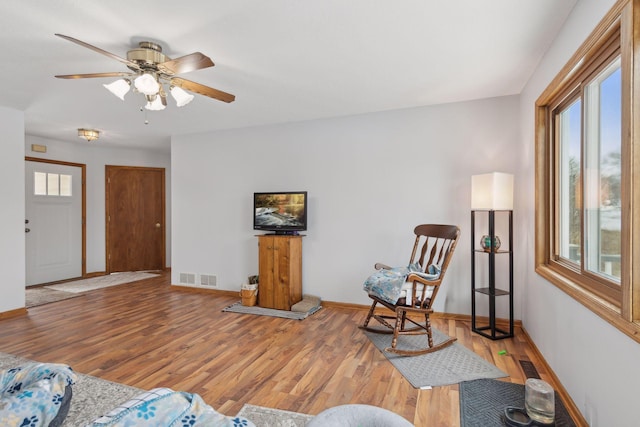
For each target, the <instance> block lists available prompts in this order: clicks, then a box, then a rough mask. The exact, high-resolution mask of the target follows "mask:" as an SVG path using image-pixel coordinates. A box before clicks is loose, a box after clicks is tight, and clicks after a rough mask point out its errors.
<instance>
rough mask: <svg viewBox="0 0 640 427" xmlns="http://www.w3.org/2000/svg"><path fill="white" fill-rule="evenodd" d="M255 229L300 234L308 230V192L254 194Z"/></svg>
mask: <svg viewBox="0 0 640 427" xmlns="http://www.w3.org/2000/svg"><path fill="white" fill-rule="evenodd" d="M253 229H254V230H262V231H272V232H275V233H276V234H298V232H299V231H304V230H306V229H307V192H306V191H281V192H270V193H253Z"/></svg>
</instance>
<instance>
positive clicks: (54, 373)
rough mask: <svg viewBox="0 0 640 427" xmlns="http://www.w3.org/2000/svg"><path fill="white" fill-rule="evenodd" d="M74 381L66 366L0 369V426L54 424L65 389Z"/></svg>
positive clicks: (34, 426)
mask: <svg viewBox="0 0 640 427" xmlns="http://www.w3.org/2000/svg"><path fill="white" fill-rule="evenodd" d="M75 381H76V374H75V373H74V372H73V370H72V369H71V368H70V367H69V366H67V365H59V364H52V363H27V364H24V365H21V366H18V367H16V368H11V369H7V370H3V371H0V425H1V426H29V427H40V426H44V427H46V426H49V425H51V424H52V423H54V425H55V423H58V422H59V421H60V417H59V416H58V414H59V413H60V408H61V407H62V406H63V401H64V398H65V392H67V391H68V392H69V393H70V390H68V387H71V385H72V384H74V383H75ZM61 415H62V414H61Z"/></svg>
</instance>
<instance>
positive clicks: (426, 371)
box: [364, 328, 508, 389]
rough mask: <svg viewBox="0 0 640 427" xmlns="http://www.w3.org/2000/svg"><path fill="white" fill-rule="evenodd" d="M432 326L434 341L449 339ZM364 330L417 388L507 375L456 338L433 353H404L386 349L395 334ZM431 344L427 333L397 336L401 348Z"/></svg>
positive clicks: (436, 342) (416, 347)
mask: <svg viewBox="0 0 640 427" xmlns="http://www.w3.org/2000/svg"><path fill="white" fill-rule="evenodd" d="M431 330H432V333H433V342H434V344H438V343H440V342H443V341H445V340H446V339H448V337H447V335H445V334H443V333H442V332H440V331H438V330H437V329H435V328H431ZM364 333H365V335H366V336H367V337H368V338H369V339H370V340H371V342H372V343H373V344H374V345H375V346H376V347H377V348H378V350H380V351H381V352H382V354H384V355H385V357H386V358H387V359H389V361H390V362H391V363H392V364H393V366H395V367H396V369H397V370H398V371H400V373H401V374H402V375H403V376H404V377H405V378H406V379H407V381H409V382H410V383H411V385H412V386H414V387H415V388H422V389H428V388H431V387H436V386H443V385H450V384H457V383H460V382H462V381H469V380H475V379H479V378H500V377H506V376H508V375H507V374H505V373H504V372H502V371H501V370H500V369H498V368H497V367H496V366H494V365H492V364H491V363H489V362H487V361H486V360H484V359H483V358H482V357H480V356H478V355H477V354H475V353H474V352H473V351H471V350H469V349H468V348H466V347H465V346H463V345H462V344H460V343H457V342H456V343H453V344H452V345H450V346H448V347H444V348H442V349H440V350H437V351H434V352H433V353H427V354H422V355H420V356H401V355H399V354H395V353H389V352H387V351H384V349H385V348H387V347H390V346H391V339H392V338H393V334H376V333H374V332H368V331H364ZM428 346H429V343H428V339H427V336H426V335H401V336H399V337H398V347H400V348H408V349H418V348H425V347H428Z"/></svg>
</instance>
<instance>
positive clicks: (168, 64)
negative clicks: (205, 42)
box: [56, 34, 235, 132]
mask: <svg viewBox="0 0 640 427" xmlns="http://www.w3.org/2000/svg"><path fill="white" fill-rule="evenodd" d="M56 36H58V37H60V38H63V39H65V40H68V41H70V42H73V43H76V44H78V45H80V46H83V47H86V48H88V49H91V50H93V51H95V52H98V53H100V54H102V55H105V56H108V57H109V58H111V59H115V60H116V61H119V62H121V63H123V64H124V65H126V66H127V68H129V70H131V71H130V72H108V73H91V74H66V75H57V76H56V77H57V78H60V79H84V78H101V77H121V78H120V79H118V80H116V81H114V82H112V83H109V84H103V86H104V87H105V88H106V89H107V90H109V91H110V92H111V93H113V94H114V95H115V96H117V97H118V98H120V99H121V100H123V101H124V96H125V95H126V94H127V93H128V92H129V90H130V89H131V85H132V84H131V83H132V80H133V91H134V92H137V93H141V94H143V95H144V96H145V98H146V101H147V102H146V104H145V108H146V109H147V110H152V111H157V110H164V109H165V107H166V105H167V101H166V93H165V90H164V88H163V85H167V86H169V92H170V93H171V96H172V97H173V99H174V100H175V101H176V105H177V106H178V107H182V106H184V105H187V104H188V103H189V102H191V101H192V100H193V99H194V95H192V94H191V93H189V92H194V93H197V94H199V95H204V96H207V97H209V98H213V99H217V100H219V101H223V102H227V103H229V102H233V101H234V100H235V96H234V95H232V94H230V93H226V92H223V91H221V90H218V89H214V88H211V87H208V86H205V85H202V84H200V83H196V82H193V81H190V80H185V79H183V78H181V77H176V76H175V75H176V74H180V73H187V72H190V71H195V70H200V69H203V68H209V67H213V66H214V63H213V61H211V58H209V57H208V56H206V55H204V54H202V53H200V52H195V53H191V54H189V55H185V56H181V57H180V58H176V59H171V58H169V57H168V56H166V55H165V54H163V53H162V46H160V45H158V44H156V43H152V42H146V41H143V42H140V43H139V44H138V46H139V47H138V48H137V49H132V50H130V51H128V52H127V58H126V59H125V58H122V57H119V56H117V55H114V54H113V53H110V52H107V51H105V50H103V49H100V48H98V47H95V46H92V45H90V44H88V43H85V42H83V41H81V40H78V39H74V38H73V37H69V36H65V35H62V34H56ZM187 91H189V92H187ZM78 132H80V130H78Z"/></svg>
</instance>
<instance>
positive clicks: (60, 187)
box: [33, 172, 72, 197]
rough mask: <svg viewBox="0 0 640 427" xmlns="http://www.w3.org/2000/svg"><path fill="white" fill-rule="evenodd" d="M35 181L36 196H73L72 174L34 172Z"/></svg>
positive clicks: (34, 191)
mask: <svg viewBox="0 0 640 427" xmlns="http://www.w3.org/2000/svg"><path fill="white" fill-rule="evenodd" d="M33 183H34V188H33V194H35V195H36V196H63V197H70V196H72V192H71V175H64V174H57V173H46V172H34V173H33Z"/></svg>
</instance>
